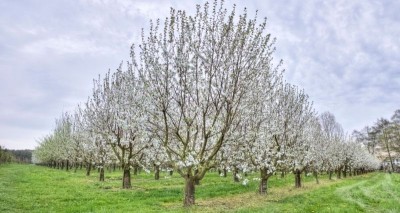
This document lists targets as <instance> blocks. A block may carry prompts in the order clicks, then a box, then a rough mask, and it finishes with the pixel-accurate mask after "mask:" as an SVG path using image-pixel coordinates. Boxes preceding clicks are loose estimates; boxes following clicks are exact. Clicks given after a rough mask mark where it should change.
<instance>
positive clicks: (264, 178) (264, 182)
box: [258, 168, 271, 195]
mask: <svg viewBox="0 0 400 213" xmlns="http://www.w3.org/2000/svg"><path fill="white" fill-rule="evenodd" d="M267 171H268V170H267V169H266V168H264V169H260V185H259V186H258V193H259V194H260V195H266V194H267V192H268V179H269V177H270V176H271V175H269V174H267Z"/></svg>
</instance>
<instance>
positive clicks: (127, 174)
mask: <svg viewBox="0 0 400 213" xmlns="http://www.w3.org/2000/svg"><path fill="white" fill-rule="evenodd" d="M131 187H132V185H131V170H130V169H129V167H127V168H125V167H124V176H123V178H122V188H123V189H130V188H131Z"/></svg>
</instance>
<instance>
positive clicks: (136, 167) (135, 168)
mask: <svg viewBox="0 0 400 213" xmlns="http://www.w3.org/2000/svg"><path fill="white" fill-rule="evenodd" d="M138 171H139V166H138V165H136V164H135V165H133V175H137V174H138Z"/></svg>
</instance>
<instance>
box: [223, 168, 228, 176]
mask: <svg viewBox="0 0 400 213" xmlns="http://www.w3.org/2000/svg"><path fill="white" fill-rule="evenodd" d="M223 173H224V177H226V176H227V174H226V173H227V171H226V169H225V168H224V170H223Z"/></svg>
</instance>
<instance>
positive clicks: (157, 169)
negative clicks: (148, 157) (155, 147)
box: [154, 164, 160, 180]
mask: <svg viewBox="0 0 400 213" xmlns="http://www.w3.org/2000/svg"><path fill="white" fill-rule="evenodd" d="M154 179H155V180H160V165H156V164H154Z"/></svg>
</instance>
